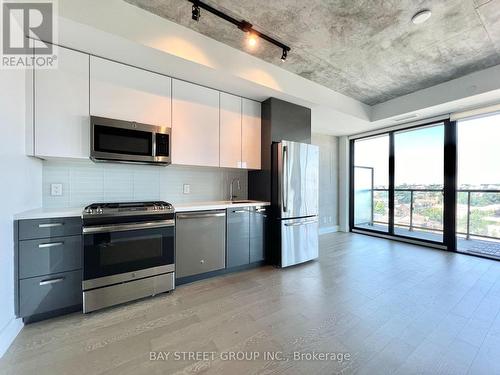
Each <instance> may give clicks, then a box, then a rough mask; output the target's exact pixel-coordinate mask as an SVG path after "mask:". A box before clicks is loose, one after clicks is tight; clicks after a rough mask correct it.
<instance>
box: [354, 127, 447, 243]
mask: <svg viewBox="0 0 500 375" xmlns="http://www.w3.org/2000/svg"><path fill="white" fill-rule="evenodd" d="M446 124H447V125H450V123H448V122H447V123H446ZM445 126H446V125H445V122H437V123H432V124H426V125H424V126H420V127H413V128H410V129H404V130H394V131H390V132H387V133H386V134H382V135H377V136H374V137H368V138H360V139H355V140H353V141H351V158H352V159H351V160H352V164H351V178H352V181H351V228H352V229H355V230H360V231H365V232H367V231H369V232H378V233H380V232H381V233H384V234H387V235H390V236H395V237H405V238H408V239H412V240H415V239H417V240H420V241H424V242H430V243H434V244H437V245H442V246H444V237H445V236H444V232H445V230H444V227H445V226H444V218H445V202H444V188H445Z"/></svg>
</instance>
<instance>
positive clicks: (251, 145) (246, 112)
mask: <svg viewBox="0 0 500 375" xmlns="http://www.w3.org/2000/svg"><path fill="white" fill-rule="evenodd" d="M260 111H261V104H260V103H259V102H256V101H253V100H249V99H245V98H243V99H242V115H243V117H242V121H241V143H242V145H241V165H242V168H246V169H261V160H260V159H261V155H260V148H261V139H260V132H261V117H260Z"/></svg>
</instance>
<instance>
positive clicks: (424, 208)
mask: <svg viewBox="0 0 500 375" xmlns="http://www.w3.org/2000/svg"><path fill="white" fill-rule="evenodd" d="M443 188H444V125H443V124H442V123H440V124H437V125H432V126H426V127H422V128H417V129H410V130H403V131H398V132H395V133H394V234H396V235H400V236H407V237H412V238H419V239H424V240H430V241H436V242H443V212H444V210H443Z"/></svg>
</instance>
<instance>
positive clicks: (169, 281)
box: [82, 202, 175, 313]
mask: <svg viewBox="0 0 500 375" xmlns="http://www.w3.org/2000/svg"><path fill="white" fill-rule="evenodd" d="M82 217H83V243H84V250H83V264H84V267H83V283H82V287H83V312H84V313H87V312H91V311H95V310H98V309H101V308H104V307H108V306H112V305H116V304H120V303H124V302H128V301H132V300H135V299H139V298H143V297H148V296H153V295H156V294H159V293H163V292H167V291H169V290H172V289H174V288H175V261H174V260H175V238H174V237H175V219H174V208H173V207H172V205H171V204H169V203H166V202H138V203H135V202H126V203H94V204H91V205H90V206H87V207H85V209H84V211H83V215H82Z"/></svg>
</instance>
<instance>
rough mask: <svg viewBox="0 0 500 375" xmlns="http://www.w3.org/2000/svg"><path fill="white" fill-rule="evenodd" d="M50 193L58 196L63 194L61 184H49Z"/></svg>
mask: <svg viewBox="0 0 500 375" xmlns="http://www.w3.org/2000/svg"><path fill="white" fill-rule="evenodd" d="M50 195H52V196H53V197H59V196H61V195H63V186H62V184H50Z"/></svg>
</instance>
